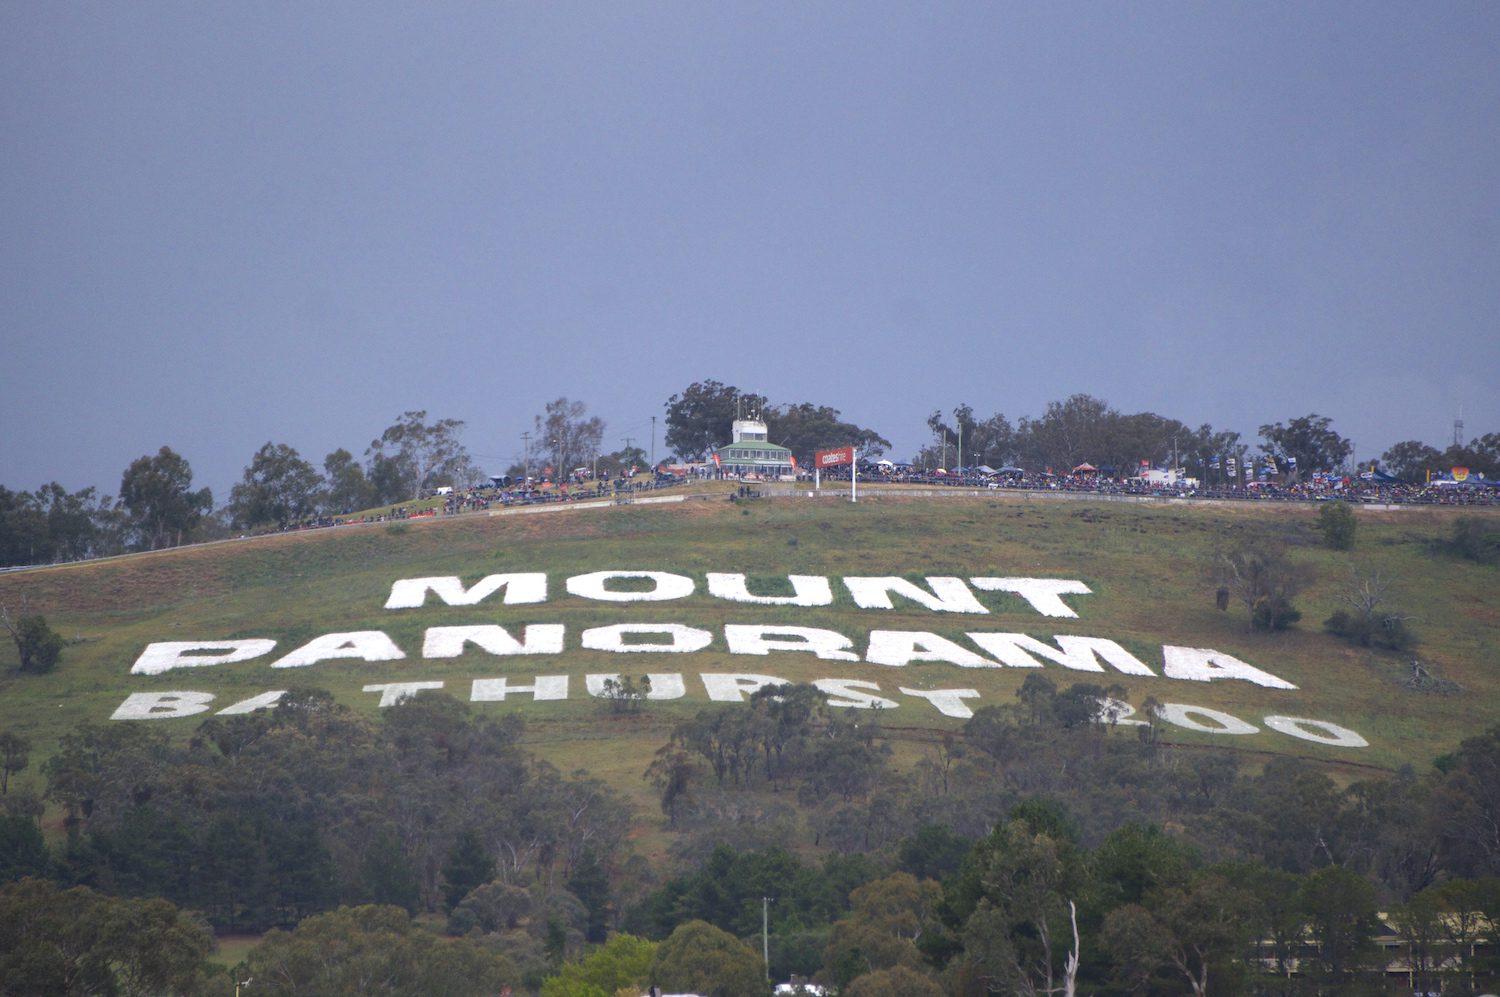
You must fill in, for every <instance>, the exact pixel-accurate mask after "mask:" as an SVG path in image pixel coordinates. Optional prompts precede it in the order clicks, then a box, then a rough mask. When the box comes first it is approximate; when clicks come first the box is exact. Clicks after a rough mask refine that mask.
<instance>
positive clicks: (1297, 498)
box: [823, 464, 1500, 505]
mask: <svg viewBox="0 0 1500 997" xmlns="http://www.w3.org/2000/svg"><path fill="white" fill-rule="evenodd" d="M859 475H860V481H861V482H889V483H900V484H920V485H931V486H937V487H944V488H985V489H994V490H999V489H1019V490H1029V491H1051V492H1058V491H1062V492H1089V493H1094V494H1100V495H1138V496H1155V497H1163V498H1215V499H1238V500H1244V501H1252V502H1266V501H1272V502H1320V501H1330V500H1340V501H1344V502H1353V503H1358V504H1388V505H1401V504H1425V505H1497V504H1500V489H1497V488H1496V487H1494V486H1492V485H1488V484H1480V483H1474V484H1465V483H1454V482H1442V483H1438V482H1433V483H1428V484H1408V483H1405V482H1389V481H1380V480H1378V479H1376V478H1375V477H1374V476H1370V475H1365V476H1339V475H1332V474H1318V475H1313V476H1310V477H1309V478H1308V479H1306V480H1302V481H1298V482H1295V483H1291V482H1286V481H1278V480H1276V479H1274V478H1266V479H1257V480H1253V481H1233V480H1221V481H1218V482H1213V481H1209V482H1202V481H1198V480H1197V479H1191V478H1181V479H1178V480H1175V481H1150V480H1146V479H1144V478H1119V477H1114V476H1111V475H1107V474H1101V473H1099V472H1094V471H1089V472H1081V473H1068V474H1052V473H1048V472H1045V471H1023V470H1019V469H1015V468H1010V469H1006V470H1004V471H996V472H980V471H978V470H973V469H971V470H966V471H962V472H960V471H952V472H947V473H942V472H937V471H930V470H925V469H919V468H911V467H903V466H894V467H893V466H891V465H885V464H869V465H865V464H861V465H860V469H859ZM823 476H824V478H829V477H830V475H828V474H827V473H826V472H825V473H824V475H823ZM848 477H849V475H848V472H847V471H845V472H843V473H841V474H838V475H836V478H841V479H843V480H848Z"/></svg>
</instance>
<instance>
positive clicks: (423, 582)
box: [385, 571, 547, 609]
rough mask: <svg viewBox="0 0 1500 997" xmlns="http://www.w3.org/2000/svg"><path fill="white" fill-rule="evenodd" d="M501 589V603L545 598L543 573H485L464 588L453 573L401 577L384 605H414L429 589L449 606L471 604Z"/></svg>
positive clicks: (509, 604) (390, 607) (400, 606)
mask: <svg viewBox="0 0 1500 997" xmlns="http://www.w3.org/2000/svg"><path fill="white" fill-rule="evenodd" d="M501 589H505V604H506V605H507V606H519V605H524V604H526V603H533V602H546V601H547V576H546V574H544V573H543V572H540V571H525V572H521V573H519V574H513V575H486V576H485V577H484V578H481V579H479V581H477V582H475V583H474V587H473V588H468V589H466V588H464V583H463V582H462V581H460V580H459V578H458V577H457V576H456V575H448V576H446V577H439V578H402V579H400V580H399V581H397V582H396V583H395V584H393V585H392V586H391V595H390V598H389V599H387V600H386V601H385V608H386V609H416V608H417V607H419V606H422V605H424V604H425V603H426V602H427V593H428V592H431V593H432V594H433V595H435V596H437V597H438V598H439V599H441V600H443V602H444V603H446V604H447V605H449V606H474V605H477V604H478V603H480V602H482V601H483V600H485V599H488V598H489V597H490V596H492V595H494V594H495V593H496V592H498V591H500V590H501Z"/></svg>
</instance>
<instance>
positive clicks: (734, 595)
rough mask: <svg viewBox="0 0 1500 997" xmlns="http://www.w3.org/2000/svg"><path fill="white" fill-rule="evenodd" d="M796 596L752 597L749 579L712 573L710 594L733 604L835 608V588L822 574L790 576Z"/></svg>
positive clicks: (709, 574) (710, 574)
mask: <svg viewBox="0 0 1500 997" xmlns="http://www.w3.org/2000/svg"><path fill="white" fill-rule="evenodd" d="M787 580H788V581H790V582H791V583H792V592H793V593H795V594H793V595H751V594H750V590H749V589H748V588H746V586H745V576H744V575H735V574H723V573H720V572H717V571H710V572H709V573H708V594H709V595H711V596H713V597H714V598H716V599H728V600H729V601H730V602H751V603H755V604H756V605H758V606H831V605H833V589H832V588H830V587H829V585H828V579H826V578H824V577H823V576H822V575H787Z"/></svg>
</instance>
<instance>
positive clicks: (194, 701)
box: [110, 692, 214, 720]
mask: <svg viewBox="0 0 1500 997" xmlns="http://www.w3.org/2000/svg"><path fill="white" fill-rule="evenodd" d="M213 699H214V694H213V693H211V692H132V693H131V694H130V695H128V696H126V697H125V702H123V703H121V704H120V708H119V709H117V710H115V712H114V713H112V714H111V715H110V719H111V720H170V719H171V718H172V717H190V716H192V715H193V714H194V713H202V712H203V711H204V710H206V709H208V704H209V703H211V702H213Z"/></svg>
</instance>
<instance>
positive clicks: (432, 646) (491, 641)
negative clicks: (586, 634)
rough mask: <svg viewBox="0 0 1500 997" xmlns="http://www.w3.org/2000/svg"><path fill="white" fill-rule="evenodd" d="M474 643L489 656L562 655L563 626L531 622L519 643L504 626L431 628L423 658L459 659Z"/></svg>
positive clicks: (424, 639)
mask: <svg viewBox="0 0 1500 997" xmlns="http://www.w3.org/2000/svg"><path fill="white" fill-rule="evenodd" d="M470 641H472V642H473V643H475V644H477V645H479V649H480V650H482V651H488V652H489V653H490V654H562V649H563V625H562V624H561V623H528V624H527V625H526V627H525V629H524V630H522V637H521V640H519V641H517V640H516V639H515V638H514V637H512V636H511V635H510V633H509V631H507V630H506V629H505V628H504V627H501V626H496V625H495V624H492V623H491V624H486V625H484V626H477V627H428V628H427V635H426V636H425V637H424V638H423V639H422V657H424V658H456V657H458V656H459V655H461V654H463V653H464V645H465V644H467V643H469V642H470Z"/></svg>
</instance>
